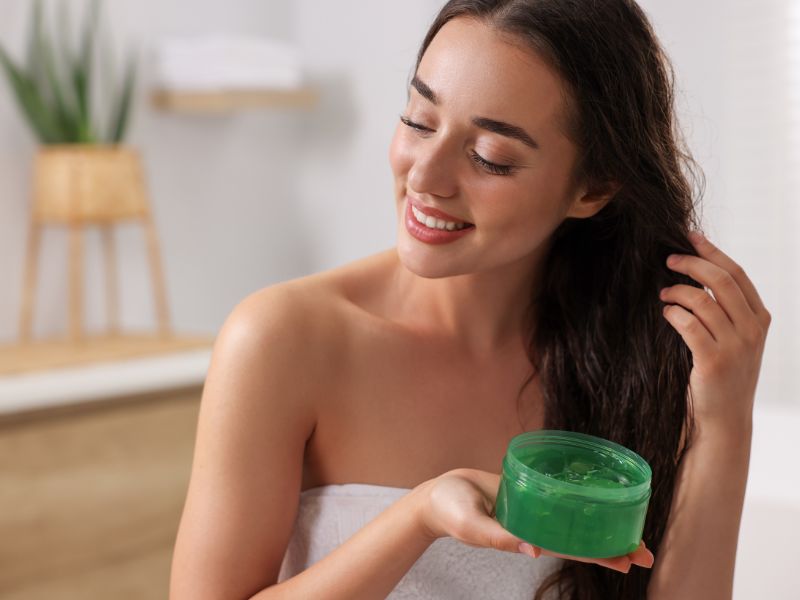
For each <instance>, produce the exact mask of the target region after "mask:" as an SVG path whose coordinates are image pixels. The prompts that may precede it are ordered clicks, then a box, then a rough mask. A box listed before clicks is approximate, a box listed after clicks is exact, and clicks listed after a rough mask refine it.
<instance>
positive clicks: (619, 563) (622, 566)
mask: <svg viewBox="0 0 800 600" xmlns="http://www.w3.org/2000/svg"><path fill="white" fill-rule="evenodd" d="M541 552H542V555H546V556H554V557H556V558H565V559H567V560H574V561H577V562H583V563H592V564H596V565H600V566H601V567H606V568H608V569H613V570H614V571H619V572H620V573H627V572H628V571H630V569H631V559H630V558H628V556H627V555H623V556H614V557H611V558H585V557H583V556H570V555H568V554H560V553H558V552H551V551H550V550H545V549H544V548H542V551H541Z"/></svg>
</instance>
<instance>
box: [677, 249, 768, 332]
mask: <svg viewBox="0 0 800 600" xmlns="http://www.w3.org/2000/svg"><path fill="white" fill-rule="evenodd" d="M667 266H669V268H671V269H672V270H673V271H677V272H678V273H683V274H684V275H688V276H689V277H691V278H692V279H694V280H695V281H697V282H698V283H700V284H702V285H704V286H705V287H707V288H709V289H710V290H711V291H712V293H713V294H714V298H713V299H712V298H711V296H708V294H706V295H707V296H708V298H709V299H710V300H714V299H716V303H717V305H718V306H720V307H721V308H722V310H724V311H725V314H726V315H727V317H728V319H730V321H731V322H732V323H733V324H734V326H739V327H741V326H742V324H744V323H749V321H751V320H752V319H753V315H754V312H753V310H752V309H751V308H750V305H749V304H748V303H747V299H746V298H745V297H744V293H743V292H742V289H741V288H740V287H739V284H738V282H737V281H736V280H735V279H734V278H733V276H732V275H731V274H730V273H728V271H726V270H725V269H723V268H722V267H720V266H718V265H715V264H714V263H711V262H709V261H708V260H706V259H705V258H702V257H699V256H689V255H686V254H673V255H671V256H670V257H669V258H668V259H667ZM673 287H675V286H673Z"/></svg>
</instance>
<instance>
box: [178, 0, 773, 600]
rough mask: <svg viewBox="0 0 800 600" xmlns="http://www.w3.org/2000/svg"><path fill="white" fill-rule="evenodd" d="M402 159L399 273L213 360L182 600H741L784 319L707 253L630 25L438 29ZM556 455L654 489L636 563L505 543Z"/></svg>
mask: <svg viewBox="0 0 800 600" xmlns="http://www.w3.org/2000/svg"><path fill="white" fill-rule="evenodd" d="M389 158H390V163H391V167H392V170H393V173H394V178H395V202H396V207H397V214H398V239H397V246H396V248H393V249H391V250H387V251H385V252H381V253H379V254H377V255H374V256H371V257H368V258H365V259H362V260H359V261H356V262H354V263H351V264H348V265H345V266H343V267H340V268H337V269H333V270H331V271H327V272H324V273H320V274H317V275H313V276H310V277H304V278H300V279H297V280H293V281H289V282H285V283H282V284H279V285H275V286H271V287H269V288H266V289H264V290H261V291H259V292H256V293H254V294H252V295H251V296H249V297H248V298H246V299H245V300H244V301H243V302H242V303H241V304H240V305H239V306H237V307H236V309H235V310H234V311H233V313H232V314H231V315H230V316H229V317H228V319H227V320H226V322H225V324H224V326H223V328H222V331H221V332H220V335H219V337H218V339H217V342H216V344H215V348H214V355H213V358H212V364H211V367H210V370H209V373H208V378H207V381H206V385H205V389H204V393H203V400H202V405H201V411H200V418H199V424H198V433H197V446H196V453H195V458H194V465H193V471H192V476H191V483H190V487H189V492H188V497H187V501H186V506H185V508H184V514H183V517H182V520H181V525H180V530H179V534H178V538H177V543H176V548H175V555H174V558H173V569H172V581H171V597H172V598H173V599H174V600H177V599H182V598H191V599H193V600H197V599H202V598H215V599H224V598H250V597H253V598H258V599H268V598H331V599H338V598H348V599H349V598H383V597H386V596H388V595H390V594H392V597H394V598H468V597H474V598H492V597H497V598H533V597H534V595H536V597H537V598H544V597H552V596H551V594H557V597H563V598H575V599H577V598H581V599H583V598H591V599H598V600H599V599H608V598H617V599H619V598H622V599H635V598H645V597H647V598H651V599H662V598H669V599H674V598H682V599H687V598H695V597H700V596H702V597H703V598H717V597H719V598H729V597H730V596H731V588H732V579H733V566H734V559H735V552H736V543H737V536H738V527H739V520H740V515H741V508H742V501H743V495H744V489H745V483H746V478H747V468H748V460H749V445H750V434H751V416H752V404H753V398H754V393H755V386H756V381H757V377H758V371H759V367H760V361H761V355H762V351H763V345H764V340H765V337H766V331H767V329H768V326H769V321H770V316H769V313H768V312H767V310H766V309H765V308H764V305H763V303H762V302H761V300H760V299H759V296H758V293H757V292H756V290H755V288H754V287H753V285H752V283H751V282H750V280H749V279H748V277H747V276H746V275H745V273H744V272H743V271H742V270H741V269H740V268H739V267H738V266H737V265H736V264H735V263H734V262H733V260H731V259H730V258H729V257H728V256H726V255H725V254H724V253H723V252H722V251H721V250H719V249H717V248H716V247H715V246H714V245H713V244H712V243H711V242H709V241H708V240H705V239H704V238H703V237H702V236H700V235H699V234H697V233H695V232H693V231H692V230H693V229H696V221H695V215H694V210H693V190H692V186H691V185H690V180H689V178H688V176H689V174H690V173H691V170H690V169H687V168H689V167H691V161H690V158H689V157H688V155H687V154H686V153H684V152H683V151H682V149H681V146H680V145H679V143H678V140H677V129H676V127H675V121H674V114H673V89H672V79H671V73H670V70H669V64H668V62H667V59H666V58H665V56H664V54H663V53H662V51H661V49H660V46H659V44H658V42H657V40H656V38H655V36H654V34H653V31H652V28H651V26H650V25H649V23H648V21H647V19H646V17H645V15H644V14H643V13H642V11H641V10H640V8H639V7H638V6H637V5H636V4H635V2H633V0H594V1H591V2H589V1H586V0H494V1H492V0H482V1H481V0H453V1H451V2H449V3H448V4H447V5H446V6H445V7H444V8H443V9H442V11H441V12H440V14H439V15H438V17H437V18H436V20H435V21H434V23H433V25H432V26H431V28H430V30H429V32H428V34H427V36H426V38H425V40H424V42H423V44H422V47H421V49H420V52H419V56H418V60H417V65H416V69H415V71H414V76H413V79H412V82H411V85H410V88H409V100H408V105H407V107H406V109H405V111H404V113H403V114H402V115H401V117H400V120H399V123H398V125H397V131H396V133H395V136H394V139H393V141H392V144H391V149H390V157H389ZM543 427H546V428H552V429H569V430H574V431H581V432H585V433H590V434H594V435H599V436H602V437H605V438H609V439H612V440H614V441H616V442H618V443H621V444H623V445H625V446H628V447H629V448H631V449H633V450H635V451H636V452H638V453H639V454H641V455H642V456H643V457H644V458H645V459H646V460H647V461H648V462H649V463H650V465H651V466H652V468H653V495H652V498H651V501H650V507H649V512H648V517H647V522H646V523H645V530H644V536H643V537H644V541H643V544H642V545H641V546H640V548H639V549H638V550H637V551H635V552H634V553H632V554H630V555H628V556H623V557H616V558H614V559H608V560H598V561H588V560H583V559H572V558H570V557H559V556H553V555H551V556H546V555H548V554H550V553H548V552H547V551H543V550H541V549H538V548H531V547H530V546H525V545H520V542H521V540H519V539H517V538H516V537H515V536H513V535H512V534H510V533H509V532H507V531H506V530H504V529H503V528H502V527H501V526H500V525H499V524H498V523H497V522H496V521H495V520H494V519H493V518H492V517H491V514H492V509H493V505H494V501H495V497H496V496H495V495H496V492H497V488H498V482H499V475H498V472H499V471H500V465H501V461H502V457H503V455H504V452H505V450H506V447H507V444H508V442H509V440H510V439H511V438H512V437H513V436H514V435H517V434H519V433H522V432H523V431H530V430H535V429H539V428H543ZM331 507H333V508H331ZM373 517H374V518H373ZM645 544H646V546H645ZM648 548H650V549H652V553H651V551H650V550H649V549H648ZM287 549H288V550H287ZM526 554H530V555H531V556H534V557H539V558H536V560H531V559H530V558H529V557H528V556H526ZM284 558H285V559H286V560H285V561H284ZM282 562H283V569H282V568H281V567H282ZM632 564H633V565H637V567H636V568H633V569H632V568H631V565H632ZM279 581H280V582H279ZM482 586H483V587H482Z"/></svg>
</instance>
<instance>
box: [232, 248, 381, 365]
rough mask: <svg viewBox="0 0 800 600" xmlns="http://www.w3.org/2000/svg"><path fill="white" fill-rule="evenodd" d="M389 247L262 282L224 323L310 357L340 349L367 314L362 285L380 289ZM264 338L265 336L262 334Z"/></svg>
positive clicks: (368, 301) (365, 297) (368, 312)
mask: <svg viewBox="0 0 800 600" xmlns="http://www.w3.org/2000/svg"><path fill="white" fill-rule="evenodd" d="M390 260H391V251H386V252H382V253H378V254H374V255H371V256H368V257H365V258H362V259H359V260H355V261H352V262H350V263H347V264H345V265H342V266H340V267H336V268H334V269H329V270H327V271H322V272H319V273H315V274H312V275H307V276H305V277H300V278H297V279H292V280H289V281H284V282H281V283H277V284H273V285H270V286H267V287H264V288H262V289H260V290H258V291H256V292H253V293H251V294H250V295H248V296H247V297H245V298H244V299H243V300H242V301H241V302H240V303H239V304H238V305H237V306H236V308H235V309H234V310H233V311H232V313H231V315H230V316H229V317H228V319H227V321H226V324H225V327H226V328H228V329H241V330H243V331H242V333H244V334H249V335H252V336H255V337H256V338H266V337H268V338H270V339H271V340H272V341H281V342H284V343H286V344H287V348H291V349H299V348H300V347H302V348H303V349H304V350H305V351H306V352H309V353H311V354H309V356H310V357H313V356H316V357H320V356H325V355H328V354H329V353H330V352H331V351H332V350H336V351H338V353H341V350H342V349H343V348H342V344H343V343H346V342H347V339H348V336H347V333H348V331H352V330H353V328H354V327H357V326H358V321H359V320H360V319H363V318H364V317H365V316H367V315H369V314H370V310H369V306H368V305H369V304H370V300H369V299H367V296H368V294H367V293H365V290H367V289H369V290H373V291H374V290H377V289H380V288H381V287H382V286H381V280H382V279H383V278H385V277H386V265H387V263H388V262H389V261H390ZM265 341H266V340H265Z"/></svg>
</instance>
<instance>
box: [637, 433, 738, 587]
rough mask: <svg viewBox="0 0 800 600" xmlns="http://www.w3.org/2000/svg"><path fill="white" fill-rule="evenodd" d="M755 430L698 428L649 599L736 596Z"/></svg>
mask: <svg viewBox="0 0 800 600" xmlns="http://www.w3.org/2000/svg"><path fill="white" fill-rule="evenodd" d="M751 431H752V426H750V425H749V424H743V425H742V428H741V430H739V431H728V432H714V431H696V436H695V440H694V442H693V444H692V446H691V447H690V448H689V449H688V450H687V451H686V454H685V455H684V459H683V462H682V464H681V467H680V469H679V471H678V478H677V483H676V488H675V494H674V496H673V500H672V510H671V512H670V518H669V521H668V523H667V530H666V533H665V535H664V538H663V540H662V542H661V546H660V548H659V551H658V556H657V558H656V561H655V564H654V566H653V573H652V576H651V578H650V585H649V588H648V593H647V598H648V600H662V599H669V600H671V599H673V598H681V599H684V600H692V599H693V598H702V599H703V600H714V599H716V598H720V599H723V598H724V599H728V598H731V596H732V593H733V569H734V565H735V562H736V546H737V542H738V538H739V523H740V520H741V516H742V504H743V502H744V492H745V485H746V483H747V472H748V465H749V461H750V439H751Z"/></svg>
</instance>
